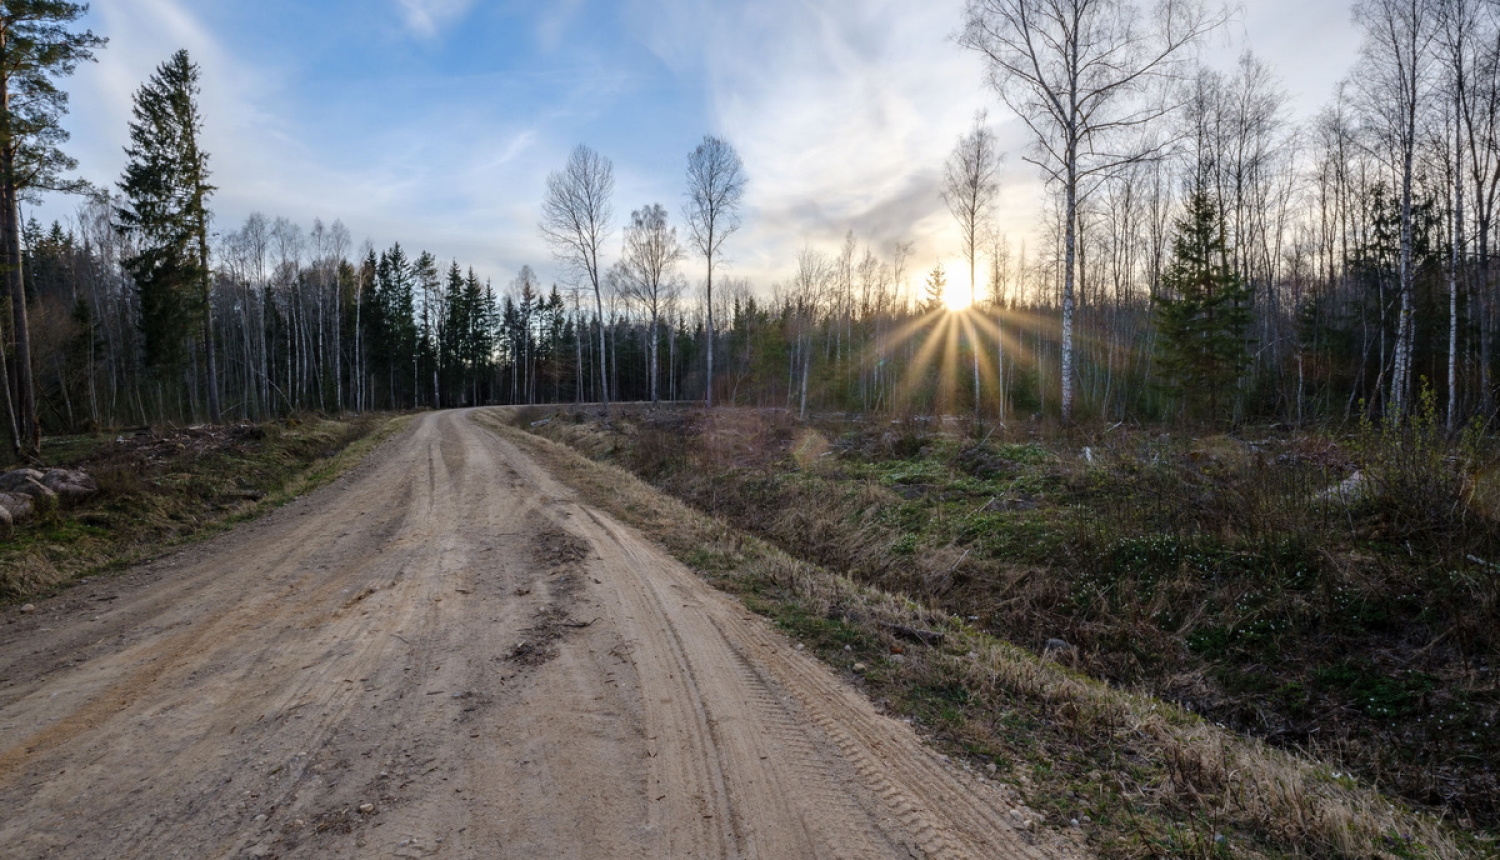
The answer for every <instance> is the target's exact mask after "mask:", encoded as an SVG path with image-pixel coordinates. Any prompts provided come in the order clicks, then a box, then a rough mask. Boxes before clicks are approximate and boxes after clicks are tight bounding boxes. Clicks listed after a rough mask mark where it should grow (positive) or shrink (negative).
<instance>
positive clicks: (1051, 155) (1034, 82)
mask: <svg viewBox="0 0 1500 860" xmlns="http://www.w3.org/2000/svg"><path fill="white" fill-rule="evenodd" d="M1224 19H1225V16H1224V15H1209V14H1208V13H1207V12H1206V11H1205V9H1204V6H1203V5H1202V3H1201V2H1199V0H1162V2H1160V3H1158V4H1157V6H1156V14H1155V15H1154V17H1153V19H1151V20H1149V21H1148V20H1146V19H1145V16H1143V15H1142V13H1141V11H1140V9H1139V8H1138V7H1137V6H1136V4H1135V3H1133V2H1131V1H1130V0H968V3H967V6H966V8H965V13H964V29H963V32H962V34H961V35H960V37H959V43H960V44H961V45H963V46H964V47H966V48H969V49H971V50H975V51H978V52H979V53H981V54H982V55H983V56H984V57H985V60H986V61H987V64H988V74H989V81H990V83H991V85H992V86H993V87H994V88H995V89H996V91H997V92H998V93H999V94H1000V98H1001V99H1002V100H1003V101H1004V102H1005V104H1006V105H1007V106H1009V107H1010V108H1011V109H1012V110H1013V111H1015V113H1016V115H1017V116H1019V117H1020V118H1021V120H1022V122H1024V123H1026V125H1027V127H1028V128H1029V129H1030V130H1031V132H1032V137H1033V141H1032V142H1033V150H1032V155H1031V156H1029V157H1027V159H1026V160H1027V161H1029V162H1031V163H1032V164H1035V165H1037V166H1038V167H1039V168H1040V169H1041V170H1042V172H1043V174H1044V175H1045V176H1046V177H1047V179H1048V180H1049V181H1050V182H1052V183H1053V184H1055V185H1056V186H1057V187H1058V188H1059V190H1060V192H1061V194H1062V198H1063V199H1062V221H1063V223H1062V233H1063V236H1062V266H1063V271H1062V276H1063V277H1062V280H1063V284H1062V344H1061V352H1062V355H1061V359H1062V360H1061V363H1062V378H1061V384H1062V415H1063V418H1064V420H1071V418H1072V416H1073V399H1074V391H1073V377H1074V366H1073V365H1074V361H1073V312H1074V306H1075V296H1074V289H1075V268H1076V266H1077V258H1078V206H1079V201H1080V197H1081V196H1082V195H1083V194H1084V192H1085V191H1086V190H1087V185H1088V183H1089V182H1091V181H1092V180H1095V179H1097V178H1099V177H1102V176H1104V175H1107V174H1108V173H1110V172H1111V171H1113V170H1116V169H1118V168H1119V167H1121V166H1123V165H1126V164H1129V163H1131V162H1134V161H1137V160H1140V159H1142V158H1144V157H1146V156H1147V155H1148V154H1150V151H1148V150H1143V149H1142V148H1141V147H1140V146H1133V145H1131V140H1137V141H1138V140H1144V139H1146V138H1145V137H1144V136H1143V135H1138V134H1137V135H1127V134H1125V133H1126V132H1131V131H1139V130H1140V129H1141V128H1142V127H1144V126H1146V125H1148V124H1150V123H1151V122H1152V121H1154V120H1156V119H1158V118H1160V117H1161V116H1162V115H1164V114H1165V113H1166V112H1167V111H1168V110H1170V107H1171V106H1170V105H1169V104H1167V103H1166V102H1164V101H1163V100H1162V99H1160V98H1155V97H1152V92H1153V91H1154V90H1155V89H1157V88H1156V87H1153V84H1158V83H1161V82H1162V81H1163V79H1168V78H1174V77H1176V76H1178V75H1179V74H1180V70H1179V66H1180V63H1181V62H1182V61H1183V60H1184V59H1186V55H1187V53H1188V49H1189V48H1190V47H1191V46H1192V45H1193V44H1194V43H1196V42H1197V41H1198V40H1199V39H1200V38H1201V37H1202V36H1203V35H1204V34H1205V33H1207V32H1208V31H1209V30H1211V29H1213V28H1214V27H1217V26H1218V25H1219V24H1220V23H1222V22H1223V20H1224ZM1127 137H1129V138H1130V140H1127Z"/></svg>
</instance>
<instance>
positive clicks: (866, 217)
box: [36, 0, 1357, 289]
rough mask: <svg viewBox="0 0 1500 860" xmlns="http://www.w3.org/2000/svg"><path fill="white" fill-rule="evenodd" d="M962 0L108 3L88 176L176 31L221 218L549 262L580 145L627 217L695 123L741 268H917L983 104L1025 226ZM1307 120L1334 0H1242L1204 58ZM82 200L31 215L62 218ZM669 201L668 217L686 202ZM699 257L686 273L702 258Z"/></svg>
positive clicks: (80, 133) (97, 12) (75, 91)
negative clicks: (845, 254)
mask: <svg viewBox="0 0 1500 860" xmlns="http://www.w3.org/2000/svg"><path fill="white" fill-rule="evenodd" d="M962 9H963V0H616V1H615V2H603V0H552V2H542V3H534V2H520V0H317V2H308V0H255V2H246V0H240V2H230V0H94V3H93V8H92V10H91V11H90V13H89V15H88V18H87V23H86V25H87V26H88V27H90V28H91V29H93V30H94V31H95V32H96V33H97V34H99V35H103V36H107V37H109V38H110V45H109V47H108V48H106V49H105V50H104V51H102V52H101V53H100V55H99V60H100V61H99V63H97V64H94V65H90V66H87V67H84V68H81V69H80V70H79V72H78V74H77V75H76V76H75V78H74V79H73V80H72V81H71V82H69V83H68V84H67V86H68V88H69V90H70V91H71V92H72V105H71V114H70V116H69V118H68V120H67V123H66V124H67V127H68V129H69V130H70V131H71V132H72V134H73V141H72V142H71V143H70V144H69V146H68V150H69V152H70V153H71V154H72V155H74V156H75V157H76V158H78V160H79V162H80V172H81V173H82V175H83V176H84V177H85V178H88V179H90V180H92V181H94V182H96V183H98V184H100V185H112V184H113V183H114V182H115V181H116V180H117V178H118V177H119V174H120V171H121V169H122V167H123V165H124V155H123V152H122V147H123V146H124V145H125V143H126V124H127V122H128V120H129V116H130V98H131V94H132V93H133V92H134V90H135V89H136V88H137V87H138V86H139V85H140V83H141V82H142V81H144V80H145V79H146V77H147V76H149V75H150V74H151V72H152V70H153V69H154V68H155V67H156V65H157V64H159V63H160V62H162V61H163V60H165V59H166V58H167V57H168V56H169V55H170V54H171V53H172V52H173V51H175V50H176V49H178V48H181V47H185V48H187V49H188V50H189V52H190V53H191V55H192V57H193V59H194V60H195V61H196V62H198V63H199V64H200V66H202V69H203V74H204V86H203V89H204V92H203V99H202V107H203V112H204V117H205V121H206V130H205V133H206V141H207V146H208V148H209V151H210V152H211V153H212V162H211V166H212V168H213V169H214V171H215V176H214V181H215V183H216V184H217V185H218V186H219V191H218V193H217V194H216V196H215V198H214V200H213V207H214V210H215V214H216V223H215V228H216V229H220V230H228V229H233V228H234V227H236V226H237V225H238V224H239V223H240V222H242V221H243V219H244V218H245V216H246V215H248V214H249V213H250V212H252V211H257V210H258V211H261V212H264V213H265V214H266V215H268V216H272V217H274V216H277V215H284V216H287V217H289V218H291V219H293V220H295V221H298V222H299V223H301V224H303V225H304V226H307V225H308V224H310V223H311V221H312V219H313V218H314V217H321V218H323V219H324V220H325V221H332V220H334V219H335V218H337V219H341V220H342V221H343V222H344V223H345V224H346V225H347V226H348V227H349V229H350V231H351V233H352V234H353V236H354V239H355V241H356V242H361V241H363V240H365V239H369V240H370V241H372V242H373V243H374V244H375V245H376V246H377V247H385V246H388V245H389V244H390V243H392V242H394V241H398V240H399V241H400V242H402V244H403V245H404V246H406V247H408V248H409V249H411V250H413V251H415V250H430V251H432V252H433V253H434V254H436V255H438V256H439V257H440V258H441V259H444V260H447V259H455V258H456V259H457V260H458V261H459V262H460V263H462V264H464V265H473V266H474V267H475V268H476V269H477V270H478V271H479V272H480V274H481V275H482V276H484V277H488V278H491V279H493V280H494V281H495V283H496V284H497V285H504V284H507V283H508V282H509V281H510V280H511V278H512V277H514V275H515V272H516V271H517V270H518V269H519V268H520V266H521V265H522V264H530V265H531V266H533V267H534V268H536V269H537V270H539V271H540V272H541V273H542V275H543V277H545V278H551V277H553V276H554V273H555V271H556V270H555V267H554V266H553V264H552V261H551V258H550V254H549V252H548V250H547V248H546V247H545V246H544V245H543V244H542V242H541V240H540V238H539V237H538V234H537V229H536V222H537V217H538V210H539V205H540V199H541V195H542V187H543V182H544V180H545V177H546V174H547V172H548V171H550V170H554V169H556V168H558V167H560V166H561V165H562V163H563V162H564V161H565V160H566V158H567V154H568V152H569V150H570V149H571V148H572V147H573V146H574V145H575V144H577V143H587V144H588V145H590V146H592V147H594V148H595V149H597V150H599V151H600V152H601V153H603V154H604V155H606V156H608V157H610V158H611V159H613V161H614V164H615V173H616V181H617V190H616V194H615V202H614V206H615V211H616V220H617V221H619V222H623V221H624V220H625V219H626V218H627V217H628V215H629V212H630V210H631V209H634V208H638V207H640V206H642V205H645V204H648V203H652V202H661V203H663V204H664V205H666V206H667V207H668V209H669V210H670V211H672V212H673V213H674V214H677V213H678V212H679V211H680V204H681V200H682V191H683V174H684V167H685V160H686V155H687V153H688V151H689V150H691V149H692V148H693V146H695V145H696V144H697V142H698V141H699V140H700V139H701V138H702V136H703V135H704V134H708V133H712V134H716V135H720V136H723V137H725V138H726V139H728V140H730V141H731V142H732V143H734V144H735V145H736V146H737V147H738V148H739V150H740V153H741V155H742V156H743V158H744V160H745V164H746V171H747V174H748V175H749V178H750V184H749V187H748V196H747V206H746V211H745V219H744V228H743V230H742V231H741V233H740V234H739V235H738V236H736V237H734V238H732V239H731V240H730V245H729V246H728V251H729V257H730V274H732V275H739V276H745V277H748V278H750V279H751V280H752V282H753V283H754V284H755V285H756V286H757V287H758V288H761V289H764V288H767V287H768V286H769V284H770V283H771V282H772V281H773V280H775V279H776V278H778V277H782V276H784V275H786V274H787V273H788V272H789V271H790V269H791V268H792V266H793V264H794V257H795V255H796V252H797V250H798V248H800V247H801V246H802V245H803V244H804V243H811V244H814V245H824V246H826V247H828V248H829V249H832V248H834V247H836V245H837V243H838V242H839V241H840V240H841V239H842V237H843V234H844V233H845V231H847V230H850V229H853V230H854V231H855V233H856V235H857V237H858V238H860V239H861V240H862V241H865V242H868V243H870V244H871V245H873V246H874V247H876V248H877V250H880V251H882V252H885V251H887V250H888V249H889V247H890V246H891V244H892V243H894V242H895V241H897V240H912V241H914V242H915V243H916V255H915V259H914V260H913V267H915V268H916V269H918V270H920V269H924V268H925V267H927V266H929V265H930V264H931V262H932V261H934V260H937V259H946V260H948V261H949V262H950V268H952V267H953V266H952V263H953V261H955V260H956V258H957V257H958V253H959V249H958V242H957V237H956V232H955V231H954V230H953V229H952V226H951V219H950V218H949V216H948V214H947V212H946V210H945V209H944V207H943V204H942V201H941V199H940V198H939V197H938V191H937V177H938V173H939V171H940V170H941V166H942V161H943V158H944V157H945V156H946V154H947V152H948V150H949V149H950V148H951V147H952V145H953V142H954V140H955V139H956V138H957V136H958V135H959V134H960V133H962V132H963V131H964V130H966V129H967V127H968V126H969V124H970V122H971V120H972V117H973V115H974V112H975V111H976V110H977V109H979V108H989V109H990V112H991V118H992V120H993V121H994V122H995V124H996V127H997V129H998V131H999V134H1000V137H1001V142H1002V145H1003V146H1004V147H1005V148H1006V149H1007V150H1009V153H1010V154H1009V157H1008V161H1007V165H1006V168H1005V172H1004V177H1003V182H1004V185H1003V190H1002V198H1001V205H1000V217H1001V219H1002V222H1003V225H1004V228H1005V229H1006V231H1007V232H1008V233H1009V234H1010V235H1011V236H1013V237H1014V238H1016V239H1022V238H1026V237H1027V236H1028V234H1029V233H1030V231H1031V229H1032V224H1033V222H1034V221H1035V219H1036V218H1037V216H1038V214H1039V213H1040V211H1041V207H1042V201H1043V193H1044V192H1043V188H1042V186H1041V185H1040V182H1039V180H1038V178H1037V176H1036V174H1035V171H1034V169H1033V168H1031V167H1030V166H1028V165H1026V164H1025V163H1024V162H1022V161H1021V159H1020V155H1021V154H1022V152H1023V150H1024V148H1025V145H1026V138H1025V132H1024V130H1023V129H1022V128H1021V127H1020V126H1019V124H1018V123H1017V122H1015V121H1014V120H1012V119H1011V118H1009V117H1008V116H1006V115H1005V113H1004V110H1003V108H1002V107H1001V106H1000V105H999V104H998V102H997V101H996V99H995V98H994V97H993V95H992V94H991V93H990V92H988V91H987V90H986V88H985V87H984V86H983V82H982V67H981V65H980V62H979V60H978V58H977V57H975V56H973V55H971V54H968V53H966V52H963V51H961V50H959V49H958V48H957V47H956V46H955V45H954V44H953V43H952V41H951V35H952V33H953V32H954V31H955V30H956V29H957V27H958V25H959V22H960V17H961V14H962ZM1247 45H1248V46H1249V47H1251V48H1252V49H1254V50H1255V51H1256V52H1257V53H1259V54H1261V55H1262V56H1264V57H1265V58H1266V59H1267V60H1269V61H1270V62H1271V63H1272V64H1273V65H1274V66H1275V67H1276V68H1278V69H1279V70H1280V72H1281V75H1282V77H1283V78H1284V81H1285V84H1286V86H1287V88H1288V89H1289V90H1290V91H1291V92H1292V94H1293V96H1294V99H1295V101H1294V105H1295V107H1296V109H1297V111H1298V113H1299V114H1302V115H1309V114H1311V113H1312V112H1313V111H1314V110H1316V109H1317V107H1318V106H1319V105H1320V104H1322V103H1323V102H1324V101H1325V100H1326V99H1327V98H1328V96H1329V95H1330V94H1331V92H1332V87H1333V85H1334V83H1335V82H1336V81H1337V80H1338V79H1339V78H1340V77H1342V76H1343V75H1345V74H1346V73H1347V71H1348V68H1349V66H1350V64H1351V63H1352V62H1353V58H1354V54H1355V50H1356V47H1357V38H1356V36H1355V33H1354V28H1353V26H1352V24H1351V23H1350V15H1349V8H1348V5H1347V3H1345V2H1344V0H1295V2H1294V0H1248V2H1247V4H1246V5H1245V7H1244V8H1243V10H1242V14H1241V15H1240V18H1239V21H1238V22H1237V23H1236V25H1235V26H1234V27H1232V28H1231V29H1230V30H1229V31H1226V32H1225V33H1223V34H1221V35H1220V36H1218V37H1216V38H1215V40H1214V41H1213V43H1212V44H1211V45H1210V46H1209V47H1208V53H1209V54H1210V56H1211V57H1213V58H1215V59H1216V60H1222V61H1223V62H1224V63H1226V64H1227V63H1228V62H1230V61H1232V60H1233V58H1234V57H1235V56H1237V55H1238V53H1239V52H1240V51H1241V50H1242V49H1243V48H1244V47H1246V46H1247ZM73 205H74V204H73V203H72V202H70V201H68V200H65V199H64V200H48V201H46V202H45V203H44V205H43V206H42V207H41V209H40V210H39V211H38V212H37V213H36V214H38V215H39V216H40V217H42V218H43V219H45V220H51V219H52V218H66V217H67V215H68V213H69V212H70V211H71V210H72V207H73ZM678 220H680V217H679V219H678ZM686 271H687V272H688V273H689V274H690V275H691V274H693V273H694V272H695V271H696V269H695V268H694V267H692V266H691V265H689V267H688V268H687V269H686Z"/></svg>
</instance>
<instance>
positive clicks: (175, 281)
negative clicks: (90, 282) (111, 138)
mask: <svg viewBox="0 0 1500 860" xmlns="http://www.w3.org/2000/svg"><path fill="white" fill-rule="evenodd" d="M198 78H199V70H198V66H197V65H195V64H194V63H193V62H192V61H191V60H189V59H188V53H187V51H185V50H184V51H178V52H177V53H175V54H173V55H172V58H171V59H169V60H167V61H166V62H165V63H162V64H161V65H160V66H158V67H157V69H156V72H155V74H153V75H152V76H151V79H150V80H149V81H147V82H146V83H145V84H143V85H142V86H141V88H140V89H139V90H137V91H136V94H135V107H134V111H133V113H134V119H133V120H132V122H131V123H130V146H129V147H128V148H127V149H126V150H125V152H126V154H127V155H128V156H129V157H130V161H129V163H127V164H126V165H125V176H124V178H123V179H122V180H121V181H120V190H121V191H122V192H124V194H125V199H126V203H127V205H126V206H125V207H124V208H122V209H120V210H119V219H120V228H121V229H122V230H124V231H126V232H128V233H130V234H131V235H132V236H133V237H134V238H135V240H136V246H137V249H138V250H137V253H136V254H135V255H134V256H132V257H130V258H129V259H127V260H125V261H124V265H125V270H126V271H127V272H128V273H129V274H130V276H131V278H132V279H133V280H134V281H135V285H136V290H137V291H138V292H139V294H140V308H141V319H140V328H141V335H142V338H143V340H144V348H145V354H146V363H147V364H148V365H151V366H152V367H153V368H155V369H157V370H160V371H170V370H173V369H175V368H176V367H178V366H180V365H181V364H182V361H183V358H184V355H183V345H184V343H183V337H182V332H184V331H187V330H189V327H190V326H192V325H194V324H197V325H200V326H201V330H202V334H203V354H204V359H205V362H206V364H207V373H206V376H207V391H208V412H209V420H211V421H213V422H214V423H218V422H219V420H220V417H219V389H218V380H217V376H218V370H217V368H216V367H215V361H214V339H213V306H212V303H211V302H210V301H209V291H210V289H211V287H212V284H213V277H212V272H211V271H210V270H209V267H208V218H209V215H208V196H209V195H210V194H212V193H213V191H214V187H213V186H212V185H209V184H208V176H209V173H208V153H207V152H204V151H203V149H202V148H201V147H200V146H199V143H198V137H199V135H200V134H201V133H202V131H203V118H202V115H201V114H200V113H199V112H198V91H199V90H198Z"/></svg>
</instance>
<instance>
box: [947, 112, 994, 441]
mask: <svg viewBox="0 0 1500 860" xmlns="http://www.w3.org/2000/svg"><path fill="white" fill-rule="evenodd" d="M987 120H988V115H987V114H986V113H985V112H984V111H980V112H979V114H978V115H977V116H975V117H974V127H973V128H972V129H970V131H969V133H968V134H965V135H963V136H962V137H960V138H959V139H958V143H957V145H955V146H954V147H953V152H952V153H950V154H949V155H948V163H947V164H946V165H944V169H943V202H945V203H947V204H948V211H949V212H952V213H953V219H954V220H955V221H957V222H958V235H959V240H960V241H961V242H963V248H964V260H965V261H967V262H968V264H969V306H970V307H971V308H972V307H977V306H978V304H979V279H978V277H977V271H976V267H975V263H976V262H977V261H978V258H979V246H980V243H981V242H983V241H984V236H985V232H986V229H987V227H988V225H989V222H990V216H991V215H992V214H993V212H994V208H995V197H996V196H997V195H998V194H999V193H1000V184H999V182H998V181H997V180H996V178H995V175H996V174H997V173H998V172H999V171H1000V161H1001V158H1002V157H1003V154H1002V153H1001V152H1000V147H999V145H998V144H997V143H996V141H995V133H994V132H993V131H991V130H990V127H989V125H988V123H987ZM979 352H980V350H979V344H978V342H977V341H976V342H975V344H974V416H975V417H976V418H977V417H978V416H979V406H980V396H979Z"/></svg>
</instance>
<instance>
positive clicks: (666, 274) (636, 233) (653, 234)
mask: <svg viewBox="0 0 1500 860" xmlns="http://www.w3.org/2000/svg"><path fill="white" fill-rule="evenodd" d="M684 256H685V255H684V253H683V250H682V243H681V242H679V241H677V228H675V227H669V226H667V210H666V209H664V208H663V207H662V205H661V204H660V203H653V204H651V205H650V206H646V207H644V208H641V209H637V210H636V211H634V212H632V213H630V226H628V227H626V228H625V249H624V253H623V254H622V255H621V257H620V262H619V264H618V265H619V270H620V276H619V277H620V283H621V286H622V289H623V292H624V293H625V295H626V296H627V297H629V298H630V299H632V300H634V301H637V302H640V303H641V305H642V306H643V307H644V308H645V310H646V314H647V315H648V316H649V317H650V320H651V322H650V325H649V329H648V331H649V334H648V335H647V336H648V338H649V342H650V347H649V354H650V361H651V374H650V375H651V402H652V403H655V402H657V400H658V399H659V395H658V393H657V377H658V373H657V355H656V353H657V348H656V347H657V339H658V336H657V327H658V325H659V324H660V320H661V315H662V312H663V311H664V310H665V309H666V307H667V306H668V305H669V304H670V303H671V302H672V300H673V299H675V298H676V297H677V294H678V293H679V292H681V290H682V279H681V277H680V275H679V274H678V272H677V264H678V263H680V262H682V258H683V257H684Z"/></svg>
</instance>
